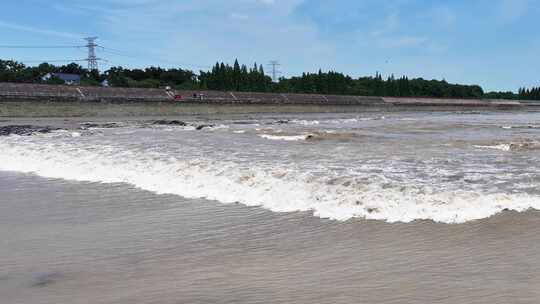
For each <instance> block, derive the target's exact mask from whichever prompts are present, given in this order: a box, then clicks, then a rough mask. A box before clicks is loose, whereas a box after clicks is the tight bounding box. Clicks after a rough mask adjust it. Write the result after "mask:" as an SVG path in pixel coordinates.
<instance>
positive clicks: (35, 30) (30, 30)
mask: <svg viewBox="0 0 540 304" xmlns="http://www.w3.org/2000/svg"><path fill="white" fill-rule="evenodd" d="M0 28H5V29H10V30H14V31H21V32H28V33H33V34H41V35H47V36H55V37H61V38H68V39H80V38H81V37H84V36H85V35H82V34H75V33H70V32H64V31H55V30H48V29H43V28H38V27H35V26H28V25H22V24H16V23H11V22H4V21H0Z"/></svg>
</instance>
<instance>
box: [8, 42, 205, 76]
mask: <svg viewBox="0 0 540 304" xmlns="http://www.w3.org/2000/svg"><path fill="white" fill-rule="evenodd" d="M97 38H98V37H87V38H84V40H86V41H87V44H86V45H0V49H2V48H3V49H83V48H86V49H87V51H88V56H87V58H86V59H75V60H23V61H24V62H82V61H86V62H88V70H94V69H98V62H99V61H104V62H107V60H105V59H102V58H98V57H97V55H96V50H97V49H99V50H100V51H102V52H105V53H108V54H111V55H113V56H121V57H127V58H133V59H141V58H145V59H148V58H153V60H156V61H161V62H165V63H168V64H171V65H176V66H186V67H192V68H199V69H210V68H211V67H210V66H207V65H200V64H191V63H186V62H173V61H169V60H166V59H162V58H156V57H153V56H149V55H148V54H146V53H145V54H142V53H141V54H137V55H133V54H129V53H127V52H124V51H122V50H118V49H113V48H109V47H104V46H101V45H99V44H97V43H96V40H97Z"/></svg>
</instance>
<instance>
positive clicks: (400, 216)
mask: <svg viewBox="0 0 540 304" xmlns="http://www.w3.org/2000/svg"><path fill="white" fill-rule="evenodd" d="M0 150H1V151H2V153H1V154H0V170H7V171H18V172H25V173H34V174H37V175H40V176H43V177H49V178H62V179H69V180H76V181H89V182H101V183H128V184H131V185H134V186H136V187H138V188H141V189H145V190H148V191H153V192H155V193H158V194H165V193H167V194H176V195H180V196H183V197H187V198H205V199H210V200H217V201H220V202H222V203H242V204H245V205H249V206H262V207H264V208H267V209H269V210H272V211H276V212H295V211H308V212H313V214H314V215H315V216H318V217H321V218H329V219H334V220H348V219H351V218H365V219H373V220H384V221H388V222H411V221H415V220H433V221H436V222H442V223H463V222H467V221H471V220H477V219H483V218H487V217H490V216H493V215H495V214H497V213H499V212H501V211H504V210H515V211H525V210H528V209H531V208H533V209H540V198H539V197H537V196H533V195H530V194H526V193H512V194H508V193H482V192H481V191H475V190H473V189H469V190H448V191H441V190H440V189H439V190H436V189H432V188H430V187H427V186H426V185H422V184H421V183H418V184H415V182H414V180H411V181H410V182H409V183H408V184H406V185H403V184H392V183H389V182H388V181H385V179H384V176H378V177H376V176H375V177H372V176H370V177H369V178H358V177H353V176H316V175H312V174H310V173H309V172H302V171H300V170H298V169H296V168H294V167H279V166H274V167H259V166H257V165H253V164H238V163H235V162H231V161H228V162H227V161H217V160H213V159H205V158H198V159H192V160H186V159H181V158H179V157H176V156H173V155H170V154H166V153H159V152H156V151H155V150H154V151H151V150H137V149H129V148H120V147H115V146H111V145H97V146H96V145H90V144H83V143H79V142H77V139H73V140H72V141H69V142H54V143H52V142H44V141H41V142H31V141H25V140H18V139H16V138H15V139H14V138H8V139H0ZM366 180H369V181H366Z"/></svg>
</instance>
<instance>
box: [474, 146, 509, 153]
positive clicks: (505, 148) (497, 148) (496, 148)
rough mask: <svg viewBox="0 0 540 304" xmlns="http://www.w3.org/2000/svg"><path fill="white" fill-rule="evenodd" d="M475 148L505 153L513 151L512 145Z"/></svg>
mask: <svg viewBox="0 0 540 304" xmlns="http://www.w3.org/2000/svg"><path fill="white" fill-rule="evenodd" d="M474 147H475V148H480V149H495V150H501V151H505V152H509V151H510V150H511V145H510V144H499V145H491V146H481V145H475V146H474Z"/></svg>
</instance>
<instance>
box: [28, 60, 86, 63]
mask: <svg viewBox="0 0 540 304" xmlns="http://www.w3.org/2000/svg"><path fill="white" fill-rule="evenodd" d="M21 61H22V62H39V63H49V62H82V61H86V59H73V60H64V59H54V60H21Z"/></svg>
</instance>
